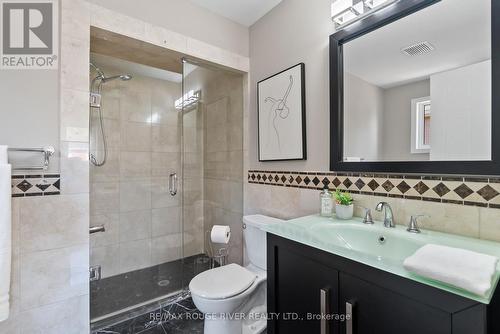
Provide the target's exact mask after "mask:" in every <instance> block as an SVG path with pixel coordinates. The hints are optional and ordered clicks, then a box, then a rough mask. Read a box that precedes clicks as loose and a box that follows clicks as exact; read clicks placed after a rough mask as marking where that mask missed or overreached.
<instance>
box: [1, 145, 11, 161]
mask: <svg viewBox="0 0 500 334" xmlns="http://www.w3.org/2000/svg"><path fill="white" fill-rule="evenodd" d="M7 148H8V147H7V146H6V145H0V164H7V163H9V162H8V161H9V157H8V155H7V154H8V153H7Z"/></svg>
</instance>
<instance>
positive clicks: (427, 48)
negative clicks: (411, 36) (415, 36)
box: [401, 42, 434, 56]
mask: <svg viewBox="0 0 500 334" xmlns="http://www.w3.org/2000/svg"><path fill="white" fill-rule="evenodd" d="M433 50H434V46H432V44H431V43H429V42H419V43H415V44H413V45H410V46H407V47H404V48H402V49H401V52H402V53H404V54H405V55H407V56H420V55H424V54H426V53H429V52H431V51H433Z"/></svg>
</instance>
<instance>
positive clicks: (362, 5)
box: [331, 0, 399, 30]
mask: <svg viewBox="0 0 500 334" xmlns="http://www.w3.org/2000/svg"><path fill="white" fill-rule="evenodd" d="M396 1H399V0H334V1H333V2H332V5H331V14H332V20H333V22H334V23H335V28H336V29H337V30H340V29H342V28H344V27H346V26H347V25H349V24H352V23H354V22H356V21H358V20H360V19H361V18H363V17H366V16H368V15H371V14H373V13H375V12H376V11H379V10H380V9H382V8H384V7H387V6H388V5H390V4H392V3H394V2H396Z"/></svg>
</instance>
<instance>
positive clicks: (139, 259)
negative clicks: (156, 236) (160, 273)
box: [120, 239, 151, 273]
mask: <svg viewBox="0 0 500 334" xmlns="http://www.w3.org/2000/svg"><path fill="white" fill-rule="evenodd" d="M149 266H151V239H143V240H136V241H129V242H122V243H120V272H121V273H126V272H129V271H133V270H137V269H142V268H146V267H149Z"/></svg>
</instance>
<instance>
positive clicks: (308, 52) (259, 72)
mask: <svg viewBox="0 0 500 334" xmlns="http://www.w3.org/2000/svg"><path fill="white" fill-rule="evenodd" d="M330 5H331V0H315V1H304V0H285V1H283V2H281V3H280V4H279V5H278V6H276V7H275V8H274V9H273V10H271V11H270V12H269V13H268V14H267V15H265V16H264V17H263V18H261V19H260V20H259V21H257V22H256V23H255V24H254V25H253V26H251V27H250V78H251V82H250V101H249V103H250V109H249V138H248V141H247V142H248V149H249V164H248V165H249V168H250V169H259V168H262V169H269V170H276V169H288V170H291V169H298V170H328V168H329V156H330V152H329V145H328V143H329V140H330V139H329V129H330V126H329V119H330V116H329V114H330V110H329V103H328V101H329V90H328V89H329V88H328V87H329V79H328V77H329V74H328V59H329V58H328V54H329V53H328V46H329V39H328V37H329V36H330V34H332V33H333V31H334V27H333V24H332V21H331V18H330ZM300 62H304V63H305V66H306V68H305V72H306V74H305V85H306V123H307V160H306V161H293V162H272V163H271V162H267V163H260V162H259V161H258V154H257V153H258V152H257V105H256V86H257V81H259V80H261V79H264V78H266V77H268V76H269V75H272V74H274V73H277V72H279V71H281V70H283V69H285V68H288V67H290V66H292V65H295V64H297V63H300Z"/></svg>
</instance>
